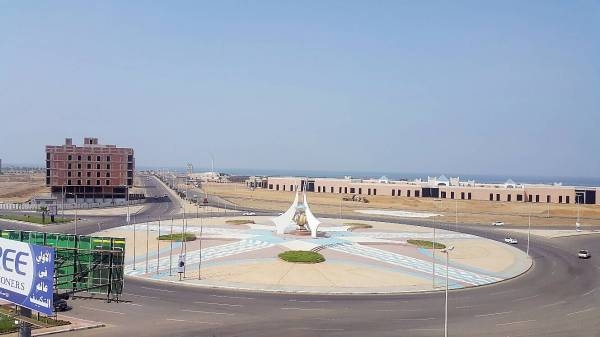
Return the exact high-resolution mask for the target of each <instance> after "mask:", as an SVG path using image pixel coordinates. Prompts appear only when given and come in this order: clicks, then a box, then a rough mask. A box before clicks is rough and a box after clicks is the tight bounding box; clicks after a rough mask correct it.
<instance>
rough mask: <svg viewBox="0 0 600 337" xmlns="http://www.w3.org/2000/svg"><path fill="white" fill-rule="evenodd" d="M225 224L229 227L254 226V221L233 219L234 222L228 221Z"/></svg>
mask: <svg viewBox="0 0 600 337" xmlns="http://www.w3.org/2000/svg"><path fill="white" fill-rule="evenodd" d="M225 223H226V224H229V225H247V224H254V220H250V219H232V220H226V221H225Z"/></svg>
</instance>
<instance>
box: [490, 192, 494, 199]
mask: <svg viewBox="0 0 600 337" xmlns="http://www.w3.org/2000/svg"><path fill="white" fill-rule="evenodd" d="M490 201H494V193H490Z"/></svg>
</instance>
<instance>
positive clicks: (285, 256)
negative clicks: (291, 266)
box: [279, 250, 325, 263]
mask: <svg viewBox="0 0 600 337" xmlns="http://www.w3.org/2000/svg"><path fill="white" fill-rule="evenodd" d="M279 258H280V259H282V260H283V261H286V262H293V263H320V262H323V261H325V257H323V255H321V254H319V253H317V252H312V251H307V250H288V251H285V252H283V253H280V254H279Z"/></svg>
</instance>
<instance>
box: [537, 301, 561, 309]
mask: <svg viewBox="0 0 600 337" xmlns="http://www.w3.org/2000/svg"><path fill="white" fill-rule="evenodd" d="M565 303H567V301H558V302H554V303H550V304H546V305H542V306H541V307H540V308H547V307H552V306H555V305H559V304H565Z"/></svg>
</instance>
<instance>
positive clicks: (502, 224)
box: [492, 221, 504, 226]
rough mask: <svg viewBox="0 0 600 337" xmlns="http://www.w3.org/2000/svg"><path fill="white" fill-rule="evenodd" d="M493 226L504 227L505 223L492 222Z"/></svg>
mask: <svg viewBox="0 0 600 337" xmlns="http://www.w3.org/2000/svg"><path fill="white" fill-rule="evenodd" d="M492 226H504V222H502V221H494V222H492Z"/></svg>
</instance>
